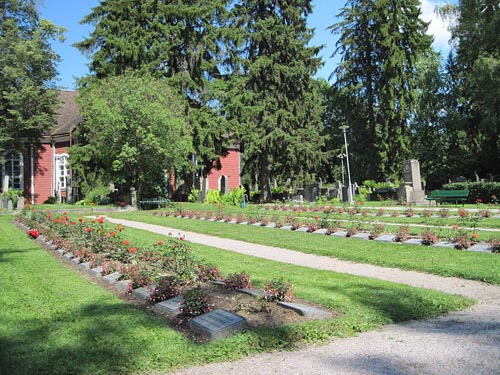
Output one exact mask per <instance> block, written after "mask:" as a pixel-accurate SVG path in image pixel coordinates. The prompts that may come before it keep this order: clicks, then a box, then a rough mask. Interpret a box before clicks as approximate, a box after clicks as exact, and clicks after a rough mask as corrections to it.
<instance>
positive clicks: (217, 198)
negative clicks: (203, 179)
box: [204, 189, 222, 204]
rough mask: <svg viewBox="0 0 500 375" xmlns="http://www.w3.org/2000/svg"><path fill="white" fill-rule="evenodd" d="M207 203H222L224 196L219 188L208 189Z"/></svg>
mask: <svg viewBox="0 0 500 375" xmlns="http://www.w3.org/2000/svg"><path fill="white" fill-rule="evenodd" d="M204 203H206V204H217V203H222V196H221V194H220V191H219V190H212V189H211V190H208V191H207V194H206V195H205V202H204Z"/></svg>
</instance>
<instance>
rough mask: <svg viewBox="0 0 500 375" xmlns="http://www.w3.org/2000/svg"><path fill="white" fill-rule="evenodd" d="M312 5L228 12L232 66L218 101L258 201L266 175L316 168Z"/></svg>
mask: <svg viewBox="0 0 500 375" xmlns="http://www.w3.org/2000/svg"><path fill="white" fill-rule="evenodd" d="M311 11H312V7H311V1H309V0H303V1H296V2H288V1H284V2H271V3H270V2H268V1H264V0H257V1H251V2H243V3H241V5H240V6H237V7H234V15H233V16H234V20H235V21H234V25H235V27H236V28H237V29H233V30H232V31H233V35H231V37H232V39H233V41H232V42H233V43H234V44H235V46H236V48H234V49H235V50H236V52H237V53H235V54H234V57H233V56H232V58H233V61H231V62H232V63H233V64H234V65H233V66H236V67H238V71H235V74H234V77H233V79H232V80H231V82H230V85H229V87H228V89H227V94H226V95H225V96H224V97H223V98H222V100H221V103H222V104H223V106H224V107H223V108H224V110H225V111H227V112H228V115H229V117H230V118H231V119H232V120H234V121H235V122H236V123H237V128H236V129H235V132H236V134H237V135H238V136H239V138H240V139H241V141H242V143H243V144H244V145H245V153H244V158H245V160H244V163H245V166H246V171H245V172H248V174H249V175H251V176H257V177H256V178H257V180H258V182H259V188H260V189H261V194H260V200H261V201H270V200H271V198H272V197H271V185H270V180H271V176H282V175H290V174H292V173H293V174H294V175H297V174H299V173H300V172H303V171H311V170H312V169H314V168H315V167H317V166H319V164H320V162H321V160H322V159H323V155H322V154H321V152H320V146H321V144H322V143H323V139H322V138H321V136H320V131H321V128H322V123H321V118H320V116H321V103H322V100H321V96H320V93H319V85H318V84H317V83H316V81H314V80H313V78H312V77H313V75H314V74H315V73H316V71H317V69H318V67H319V66H320V59H319V58H318V57H316V55H317V54H318V52H319V48H318V47H311V46H309V45H308V43H309V41H310V40H311V37H312V31H311V30H310V29H308V28H307V22H306V21H307V16H308V15H309V14H310V13H311Z"/></svg>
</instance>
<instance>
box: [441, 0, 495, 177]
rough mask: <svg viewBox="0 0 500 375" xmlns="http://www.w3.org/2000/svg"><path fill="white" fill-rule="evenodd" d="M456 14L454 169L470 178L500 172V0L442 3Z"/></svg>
mask: <svg viewBox="0 0 500 375" xmlns="http://www.w3.org/2000/svg"><path fill="white" fill-rule="evenodd" d="M441 11H442V14H443V15H445V16H447V17H450V18H452V19H453V21H454V22H452V23H451V25H452V27H451V33H452V41H453V44H454V46H455V51H454V52H453V53H452V54H451V56H450V59H449V64H448V67H449V69H448V70H449V73H450V78H451V79H450V81H451V83H452V86H451V88H450V95H449V98H448V104H449V106H448V108H447V113H448V120H447V131H448V133H449V134H450V135H454V139H453V142H451V144H450V146H451V148H450V150H449V153H450V155H451V156H452V158H451V160H450V170H451V171H452V172H454V173H455V176H456V175H458V174H461V175H466V176H467V177H469V178H474V177H476V178H478V177H488V175H490V174H491V175H497V176H498V175H500V38H499V37H498V35H500V1H499V0H461V1H459V3H458V4H457V5H448V6H446V7H443V8H441Z"/></svg>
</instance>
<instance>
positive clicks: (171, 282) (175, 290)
mask: <svg viewBox="0 0 500 375" xmlns="http://www.w3.org/2000/svg"><path fill="white" fill-rule="evenodd" d="M183 285H184V282H183V281H182V280H179V279H178V278H176V277H175V276H165V277H163V278H161V279H160V280H159V281H158V282H157V283H156V287H155V288H154V289H153V290H152V291H151V293H150V294H149V296H148V298H147V301H148V302H149V303H157V302H162V301H166V300H167V299H170V298H174V297H177V296H179V295H180V294H181V293H182V286H183Z"/></svg>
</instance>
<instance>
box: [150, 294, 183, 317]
mask: <svg viewBox="0 0 500 375" xmlns="http://www.w3.org/2000/svg"><path fill="white" fill-rule="evenodd" d="M181 301H182V295H180V296H177V297H174V298H170V299H168V300H166V301H162V302H159V303H157V304H155V307H154V310H155V311H157V312H159V313H167V314H173V315H177V314H179V306H180V303H181Z"/></svg>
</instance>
